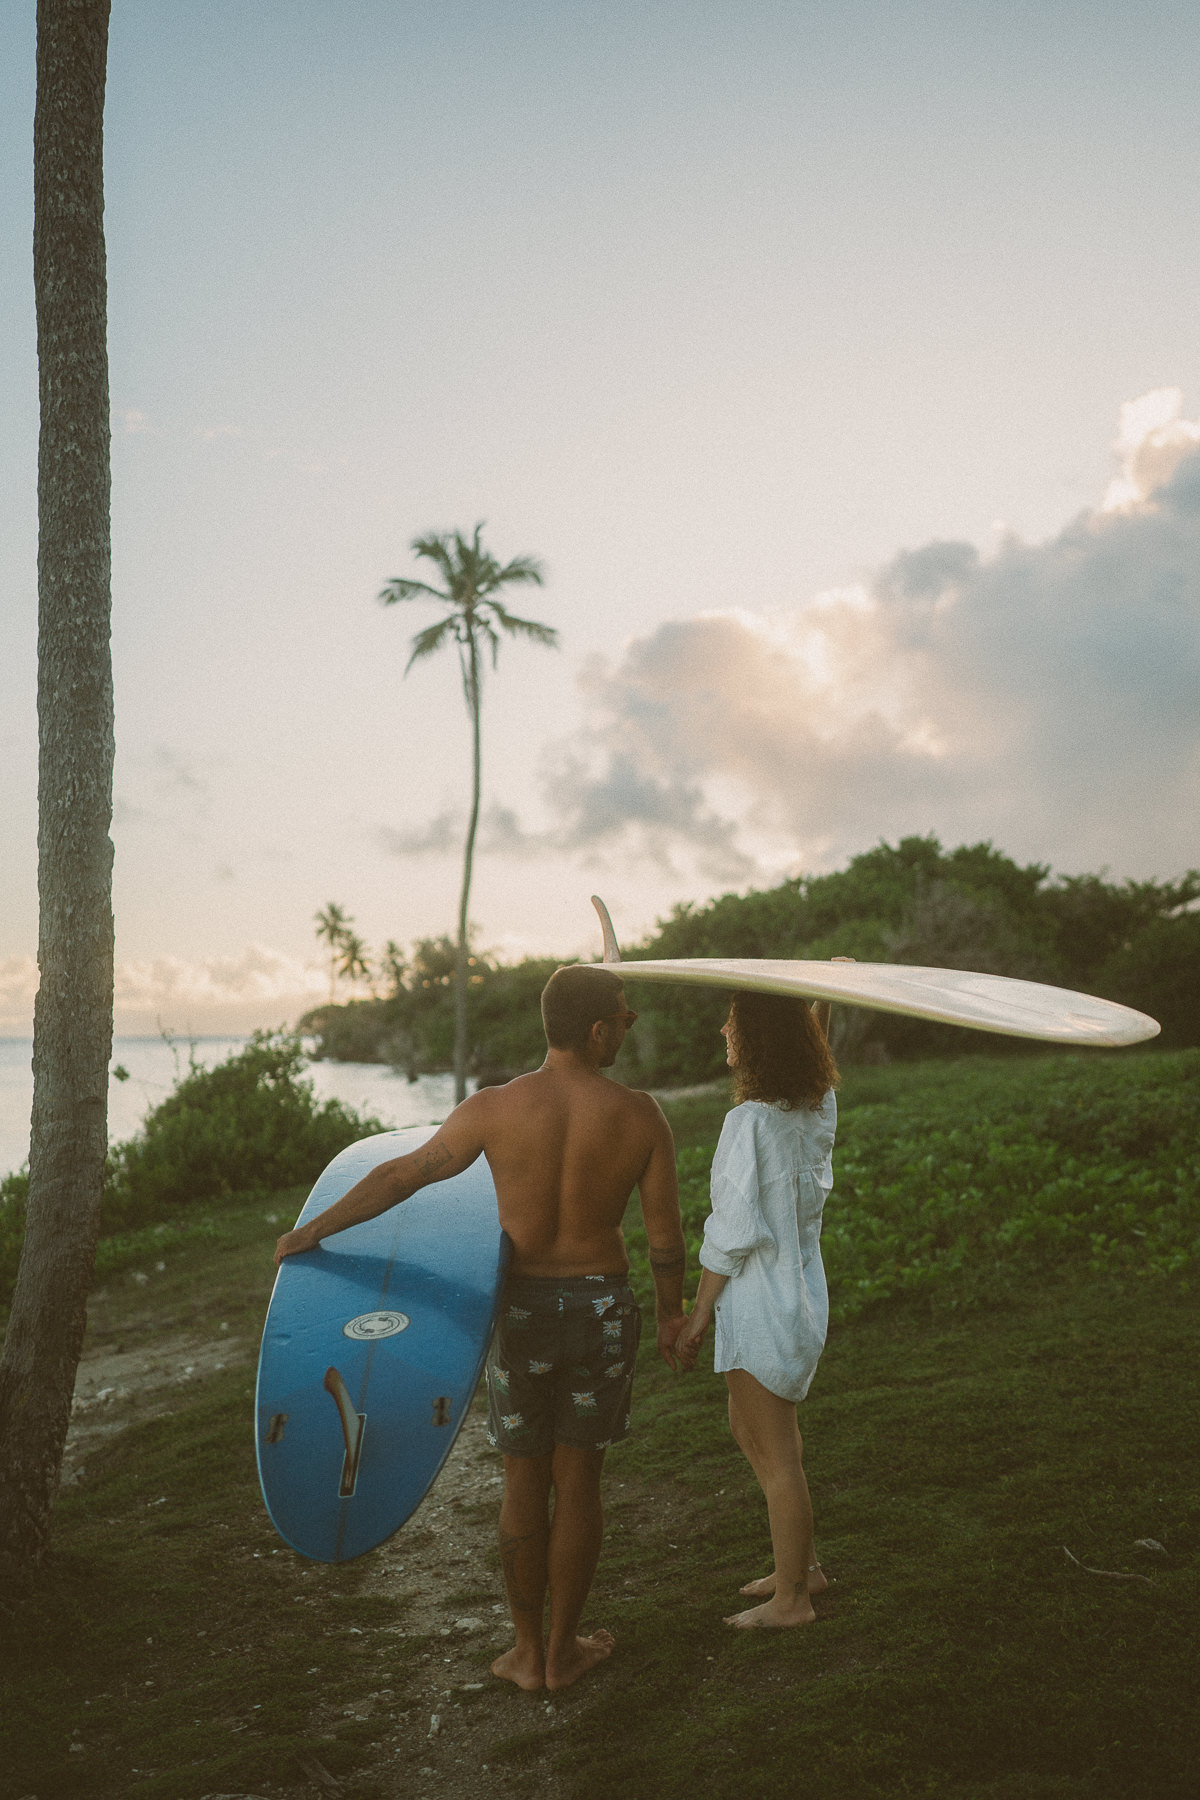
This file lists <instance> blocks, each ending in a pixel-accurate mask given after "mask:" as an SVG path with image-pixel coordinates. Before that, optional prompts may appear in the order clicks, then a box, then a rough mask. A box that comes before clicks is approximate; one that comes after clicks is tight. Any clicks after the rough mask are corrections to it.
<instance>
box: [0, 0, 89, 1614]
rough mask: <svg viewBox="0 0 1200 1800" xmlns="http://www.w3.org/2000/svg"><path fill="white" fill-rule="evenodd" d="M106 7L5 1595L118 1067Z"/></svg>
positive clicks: (84, 82) (58, 398) (49, 590)
mask: <svg viewBox="0 0 1200 1800" xmlns="http://www.w3.org/2000/svg"><path fill="white" fill-rule="evenodd" d="M108 13H109V0H38V9H37V110H36V113H35V117H34V127H33V197H34V198H33V286H34V301H35V307H36V313H37V342H38V387H39V401H40V407H41V438H40V442H39V446H38V736H39V757H38V900H39V936H38V965H39V969H40V971H41V980H40V983H39V986H38V995H37V1003H36V1009H35V1014H34V1026H33V1118H32V1130H31V1133H30V1145H29V1202H28V1213H27V1222H26V1231H25V1245H24V1250H23V1253H22V1256H21V1265H20V1269H19V1271H18V1274H17V1282H16V1288H15V1291H14V1294H13V1302H12V1311H11V1314H10V1316H9V1324H8V1333H7V1337H6V1340H5V1345H4V1356H3V1360H2V1361H0V1594H7V1595H8V1596H9V1597H10V1598H11V1597H12V1596H14V1595H15V1594H16V1593H17V1592H19V1591H20V1589H21V1588H23V1587H27V1586H28V1585H29V1583H30V1582H31V1580H32V1576H33V1571H34V1569H35V1568H36V1566H37V1564H38V1563H39V1562H40V1560H41V1557H42V1553H43V1551H44V1549H45V1546H46V1542H47V1540H48V1538H49V1534H50V1517H51V1511H52V1509H53V1505H54V1496H55V1492H56V1490H57V1487H58V1478H59V1471H60V1469H61V1466H62V1452H63V1444H64V1442H65V1440H66V1434H67V1423H68V1420H69V1417H70V1412H71V1393H72V1390H73V1388H74V1386H75V1371H76V1368H77V1366H78V1362H79V1352H80V1349H81V1347H82V1344H83V1329H84V1322H85V1317H86V1308H87V1294H88V1287H89V1285H90V1283H91V1277H92V1270H93V1268H94V1266H95V1257H96V1237H97V1233H98V1230H99V1220H100V1196H101V1192H102V1189H103V1184H104V1158H105V1153H106V1150H107V1148H108V1127H107V1117H108V1104H107V1103H108V1064H109V1059H110V1057H111V1055H112V1021H113V916H112V860H113V848H112V841H111V839H110V838H109V826H110V824H111V822H112V769H113V689H112V654H111V647H110V614H111V570H112V559H111V536H110V523H109V423H108V407H109V401H108V349H107V344H106V317H107V291H106V290H107V284H106V279H105V257H104V163H103V145H104V86H105V73H106V67H107V61H108Z"/></svg>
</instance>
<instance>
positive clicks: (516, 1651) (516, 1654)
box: [492, 1644, 546, 1694]
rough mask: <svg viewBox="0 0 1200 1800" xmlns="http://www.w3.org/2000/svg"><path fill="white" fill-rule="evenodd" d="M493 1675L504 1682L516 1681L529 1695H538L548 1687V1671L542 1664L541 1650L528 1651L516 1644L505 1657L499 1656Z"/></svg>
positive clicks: (493, 1666) (494, 1665) (505, 1653)
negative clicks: (539, 1691)
mask: <svg viewBox="0 0 1200 1800" xmlns="http://www.w3.org/2000/svg"><path fill="white" fill-rule="evenodd" d="M492 1674H493V1675H499V1677H500V1679H501V1680H502V1681H515V1682H516V1684H517V1686H518V1687H519V1688H524V1690H525V1692H526V1693H527V1694H533V1693H536V1692H537V1690H538V1688H542V1687H545V1685H546V1670H545V1666H544V1664H543V1662H542V1652H541V1649H540V1648H539V1649H536V1650H534V1649H530V1650H526V1649H525V1648H524V1647H523V1646H522V1645H520V1644H514V1645H513V1647H512V1649H511V1650H506V1651H505V1652H504V1655H503V1656H498V1657H497V1658H496V1660H495V1662H494V1663H493V1664H492Z"/></svg>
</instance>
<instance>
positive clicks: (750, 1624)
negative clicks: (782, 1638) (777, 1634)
mask: <svg viewBox="0 0 1200 1800" xmlns="http://www.w3.org/2000/svg"><path fill="white" fill-rule="evenodd" d="M816 1616H817V1615H816V1613H815V1612H814V1611H813V1609H812V1605H811V1603H810V1601H809V1598H808V1595H807V1594H802V1595H801V1596H800V1598H799V1599H798V1600H797V1601H796V1602H795V1603H794V1605H792V1606H784V1605H783V1604H782V1602H781V1601H779V1600H777V1599H776V1598H775V1597H774V1596H773V1595H772V1597H771V1599H770V1600H765V1601H764V1602H763V1604H762V1605H761V1606H751V1607H748V1608H747V1610H746V1611H745V1612H740V1613H730V1614H729V1615H728V1617H727V1618H726V1620H725V1623H726V1624H727V1625H736V1626H737V1628H738V1630H739V1631H753V1630H755V1629H756V1628H757V1627H759V1626H765V1627H766V1628H767V1629H768V1630H772V1631H782V1630H785V1629H786V1628H787V1627H788V1626H789V1625H811V1624H812V1622H813V1620H814V1619H815V1618H816Z"/></svg>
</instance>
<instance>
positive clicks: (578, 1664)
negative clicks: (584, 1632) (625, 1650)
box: [546, 1629, 617, 1689]
mask: <svg viewBox="0 0 1200 1800" xmlns="http://www.w3.org/2000/svg"><path fill="white" fill-rule="evenodd" d="M616 1641H617V1640H616V1639H615V1638H614V1637H613V1634H612V1632H611V1631H604V1630H603V1629H601V1630H600V1631H594V1632H593V1633H592V1635H591V1637H577V1638H576V1639H575V1641H574V1644H573V1645H572V1644H568V1645H567V1648H566V1650H565V1651H564V1652H563V1653H562V1654H561V1655H558V1656H547V1658H546V1686H547V1687H548V1688H553V1689H558V1688H565V1687H570V1686H571V1683H572V1682H573V1681H578V1680H579V1677H580V1676H581V1675H586V1674H587V1672H588V1670H589V1669H594V1668H595V1666H596V1664H597V1663H601V1662H603V1661H604V1660H605V1658H606V1657H609V1656H611V1655H612V1652H613V1645H614V1644H615V1643H616Z"/></svg>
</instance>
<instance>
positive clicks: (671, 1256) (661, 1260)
mask: <svg viewBox="0 0 1200 1800" xmlns="http://www.w3.org/2000/svg"><path fill="white" fill-rule="evenodd" d="M650 1268H651V1270H652V1272H653V1273H654V1274H655V1275H682V1274H683V1272H684V1270H685V1269H686V1268H687V1257H686V1255H685V1254H684V1252H683V1251H682V1250H651V1252H650Z"/></svg>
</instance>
